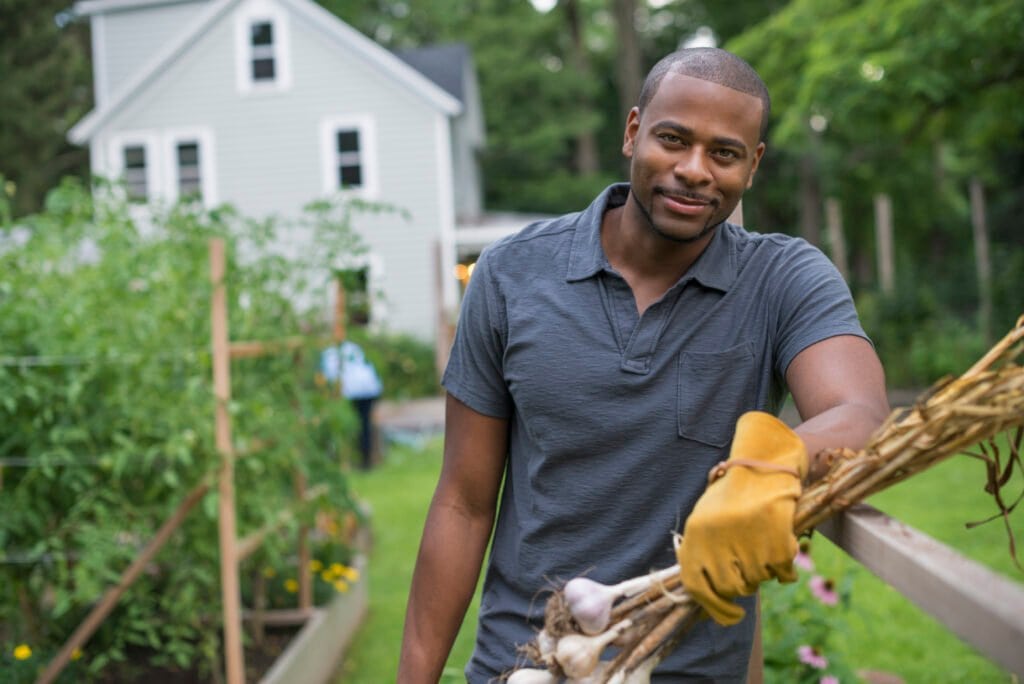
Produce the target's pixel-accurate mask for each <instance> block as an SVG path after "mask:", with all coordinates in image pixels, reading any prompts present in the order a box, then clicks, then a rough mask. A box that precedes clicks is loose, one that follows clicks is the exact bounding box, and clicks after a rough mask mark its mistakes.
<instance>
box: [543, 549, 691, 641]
mask: <svg viewBox="0 0 1024 684" xmlns="http://www.w3.org/2000/svg"><path fill="white" fill-rule="evenodd" d="M678 574H679V566H678V565H673V566H672V567H669V568H665V569H663V570H659V571H658V572H655V573H651V574H650V575H643V576H641V577H634V578H632V579H628V580H626V581H625V582H620V583H618V584H612V585H607V584H601V583H600V582H595V581H594V580H592V579H587V578H586V577H575V578H573V579H571V580H569V581H568V582H567V583H566V585H565V587H564V588H563V589H562V596H563V597H565V602H566V604H567V605H568V607H569V612H570V613H571V614H572V616H573V618H575V620H576V622H577V623H579V626H580V629H581V630H583V633H584V634H591V635H593V634H600V633H601V632H602V631H604V630H605V628H607V627H608V621H609V620H610V619H611V613H612V605H613V604H614V603H615V602H616V601H617V600H619V599H620V598H628V597H630V596H635V595H637V594H639V593H641V592H643V591H647V590H648V589H649V588H650V587H651V586H653V585H654V584H656V583H660V582H664V581H665V580H666V579H668V578H669V577H673V576H675V575H678Z"/></svg>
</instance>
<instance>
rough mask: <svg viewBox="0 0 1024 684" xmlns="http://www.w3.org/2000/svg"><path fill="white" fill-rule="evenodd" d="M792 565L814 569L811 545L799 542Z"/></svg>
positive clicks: (807, 569) (804, 568) (809, 569)
mask: <svg viewBox="0 0 1024 684" xmlns="http://www.w3.org/2000/svg"><path fill="white" fill-rule="evenodd" d="M793 565H795V566H797V567H798V568H801V569H803V570H806V571H808V572H811V571H813V570H814V561H813V560H811V545H810V544H808V543H807V542H800V550H799V551H797V552H796V558H794V559H793Z"/></svg>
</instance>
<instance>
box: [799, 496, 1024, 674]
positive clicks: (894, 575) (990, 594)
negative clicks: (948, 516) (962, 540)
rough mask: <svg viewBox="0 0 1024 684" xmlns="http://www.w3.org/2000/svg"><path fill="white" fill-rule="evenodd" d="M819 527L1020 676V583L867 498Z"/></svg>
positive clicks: (1023, 613) (1023, 626)
mask: <svg viewBox="0 0 1024 684" xmlns="http://www.w3.org/2000/svg"><path fill="white" fill-rule="evenodd" d="M818 531H819V532H821V533H822V534H824V535H825V536H826V537H828V538H829V539H831V540H832V541H833V542H834V543H835V544H836V545H837V546H839V547H840V548H842V549H843V550H844V551H846V553H848V554H849V555H850V556H851V557H852V558H854V559H856V560H857V561H859V562H860V563H861V564H862V565H863V566H864V567H865V568H867V569H868V570H870V571H871V572H873V573H874V574H876V575H877V576H878V577H879V578H880V579H882V580H883V581H885V582H886V583H888V584H889V585H890V586H892V587H893V588H894V589H896V590H897V591H899V592H900V593H901V594H903V595H904V596H906V597H907V598H908V599H910V600H911V601H913V602H914V603H915V604H917V606H918V607H919V608H921V609H922V610H923V611H925V612H926V613H928V614H929V615H931V616H932V617H934V618H935V619H937V620H938V621H939V622H941V623H942V624H943V625H945V626H946V627H947V628H948V629H949V630H950V631H952V632H953V633H954V634H956V635H957V636H958V637H960V639H961V640H963V641H964V642H966V643H968V644H970V645H971V646H973V647H974V648H976V649H977V650H978V651H979V652H981V653H982V654H983V655H985V656H986V657H987V658H989V659H991V660H992V661H994V662H996V663H998V664H999V665H1001V666H1002V667H1004V668H1006V669H1007V670H1009V671H1010V672H1013V673H1014V674H1016V675H1017V676H1018V677H1020V676H1024V586H1022V585H1020V584H1018V583H1015V582H1012V581H1010V580H1008V579H1006V578H1004V577H1002V576H1001V575H999V574H997V573H995V572H992V571H991V570H989V569H988V568H986V567H984V566H983V565H981V564H979V563H975V562H974V561H972V560H970V559H968V558H966V557H964V556H962V555H961V554H959V553H957V552H956V551H954V550H953V549H951V548H949V547H948V546H945V545H943V544H941V543H939V542H938V541H936V540H934V539H932V538H931V537H928V536H926V535H924V534H922V533H921V532H919V531H917V530H915V529H913V528H911V527H908V526H907V525H904V524H903V523H901V522H899V521H898V520H894V519H893V518H890V517H889V516H887V515H885V514H884V513H882V512H881V511H878V510H876V509H874V508H872V507H871V506H868V505H867V504H858V505H856V506H853V507H852V508H850V509H849V510H848V511H846V512H845V513H844V514H840V515H837V516H834V517H832V518H830V519H829V520H827V521H826V522H825V523H823V524H822V525H820V526H819V527H818Z"/></svg>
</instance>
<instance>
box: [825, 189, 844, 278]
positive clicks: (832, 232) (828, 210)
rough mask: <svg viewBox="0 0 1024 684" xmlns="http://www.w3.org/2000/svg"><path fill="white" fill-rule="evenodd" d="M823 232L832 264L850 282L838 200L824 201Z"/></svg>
mask: <svg viewBox="0 0 1024 684" xmlns="http://www.w3.org/2000/svg"><path fill="white" fill-rule="evenodd" d="M825 232H826V235H828V251H829V254H831V255H832V263H834V264H835V265H836V268H837V269H839V275H841V276H842V277H843V280H845V281H846V282H850V266H849V262H848V260H847V258H846V239H845V237H844V236H843V214H842V211H840V205H839V200H837V199H836V198H835V197H829V198H828V199H827V200H825Z"/></svg>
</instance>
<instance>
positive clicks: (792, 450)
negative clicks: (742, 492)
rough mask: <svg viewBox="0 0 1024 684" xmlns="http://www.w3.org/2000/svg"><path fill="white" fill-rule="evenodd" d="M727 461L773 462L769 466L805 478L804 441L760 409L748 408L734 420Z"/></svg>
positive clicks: (806, 465) (806, 460)
mask: <svg viewBox="0 0 1024 684" xmlns="http://www.w3.org/2000/svg"><path fill="white" fill-rule="evenodd" d="M729 461H747V462H748V463H746V464H743V465H751V464H750V463H749V462H758V463H764V464H769V463H770V464H773V466H772V468H771V469H774V470H786V471H790V472H792V471H796V473H797V474H798V475H799V478H800V479H801V480H803V479H804V478H806V477H807V467H808V459H807V447H805V446H804V441H803V440H802V439H800V436H799V435H798V434H796V433H795V432H793V430H791V429H790V428H789V426H788V425H786V424H785V423H783V422H782V421H781V420H779V419H778V418H776V417H775V416H773V415H771V414H770V413H765V412H763V411H748V412H747V413H744V414H743V415H742V416H740V419H739V420H738V421H736V433H735V435H734V436H733V440H732V448H731V449H730V451H729ZM737 465H741V464H739V463H737ZM776 466H778V467H776ZM714 470H717V468H716V469H714ZM714 470H712V473H714Z"/></svg>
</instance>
